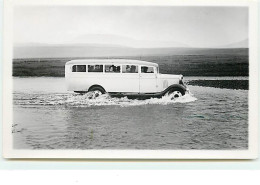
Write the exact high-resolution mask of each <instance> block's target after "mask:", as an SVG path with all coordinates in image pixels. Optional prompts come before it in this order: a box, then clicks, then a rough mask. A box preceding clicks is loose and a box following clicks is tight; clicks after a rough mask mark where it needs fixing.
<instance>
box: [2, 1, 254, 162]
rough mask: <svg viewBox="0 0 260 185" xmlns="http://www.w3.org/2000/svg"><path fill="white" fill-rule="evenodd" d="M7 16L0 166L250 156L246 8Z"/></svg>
mask: <svg viewBox="0 0 260 185" xmlns="http://www.w3.org/2000/svg"><path fill="white" fill-rule="evenodd" d="M14 2H15V1H14ZM5 10H6V12H5V13H6V15H7V16H6V17H5V20H8V21H6V22H5V25H4V26H5V28H4V29H5V30H7V31H6V32H5V34H6V35H5V40H4V41H5V42H4V44H5V45H4V48H6V50H5V52H4V70H5V72H4V82H3V83H4V103H5V104H4V109H5V110H4V111H5V113H6V114H5V113H4V134H3V135H4V155H5V157H6V158H50V157H52V158H142V159H145V158H149V159H153V158H154V159H160V158H169V159H171V158H172V159H174V158H184V159H185V158H190V159H191V158H228V159H231V158H241V159H242V158H245V159H246V158H247V159H249V158H256V157H257V147H256V144H257V120H258V114H257V111H258V108H257V101H258V97H257V96H258V94H257V80H258V79H257V78H258V76H257V75H258V70H257V58H256V57H255V55H256V51H257V50H256V44H255V42H256V39H255V32H254V29H255V26H257V24H256V23H255V22H254V18H253V16H252V15H253V13H255V12H254V7H253V6H252V5H251V4H250V3H248V4H247V3H244V4H242V3H241V4H231V5H230V4H227V5H226V4H221V5H215V4H214V5H208V4H207V5H206V4H205V5H204V4H190V5H187V4H186V5H178V6H176V5H174V4H163V5H160V6H159V5H152V4H151V5H149V4H147V5H146V4H136V5H131V4H129V5H124V4H122V5H121V4H118V5H117V4H111V5H102V4H101V5H92V4H76V3H73V4H44V3H42V4H41V3H38V4H37V3H34V4H28V3H27V4H26V3H25V4H22V3H17V4H15V3H13V4H9V6H7V8H6V9H5ZM8 16H9V17H8ZM7 22H8V23H7Z"/></svg>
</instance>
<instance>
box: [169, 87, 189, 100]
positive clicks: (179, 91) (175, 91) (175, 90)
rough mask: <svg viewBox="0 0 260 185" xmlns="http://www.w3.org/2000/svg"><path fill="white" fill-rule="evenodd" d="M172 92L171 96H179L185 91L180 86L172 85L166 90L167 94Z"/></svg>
mask: <svg viewBox="0 0 260 185" xmlns="http://www.w3.org/2000/svg"><path fill="white" fill-rule="evenodd" d="M172 94H173V98H179V97H182V96H184V95H185V91H184V90H183V89H181V88H178V87H174V88H171V89H170V90H169V91H168V95H172Z"/></svg>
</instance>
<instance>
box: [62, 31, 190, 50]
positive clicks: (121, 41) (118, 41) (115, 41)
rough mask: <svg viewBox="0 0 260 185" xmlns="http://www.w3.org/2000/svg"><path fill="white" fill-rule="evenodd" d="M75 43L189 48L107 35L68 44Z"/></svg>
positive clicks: (87, 37)
mask: <svg viewBox="0 0 260 185" xmlns="http://www.w3.org/2000/svg"><path fill="white" fill-rule="evenodd" d="M73 43H77V44H79V43H83V44H85V43H87V44H93V43H94V44H112V45H119V46H126V47H132V48H165V47H189V46H188V45H186V44H183V43H179V42H174V41H156V40H152V41H147V40H136V39H133V38H129V37H124V36H118V35H107V34H87V35H81V36H78V37H76V38H73V39H72V40H71V41H69V42H68V43H67V44H73Z"/></svg>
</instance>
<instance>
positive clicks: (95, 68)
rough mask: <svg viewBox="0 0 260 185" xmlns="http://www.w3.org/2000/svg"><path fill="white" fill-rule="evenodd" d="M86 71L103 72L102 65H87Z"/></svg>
mask: <svg viewBox="0 0 260 185" xmlns="http://www.w3.org/2000/svg"><path fill="white" fill-rule="evenodd" d="M88 72H103V65H88Z"/></svg>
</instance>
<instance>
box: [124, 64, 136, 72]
mask: <svg viewBox="0 0 260 185" xmlns="http://www.w3.org/2000/svg"><path fill="white" fill-rule="evenodd" d="M122 72H123V73H138V66H135V65H123V66H122Z"/></svg>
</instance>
